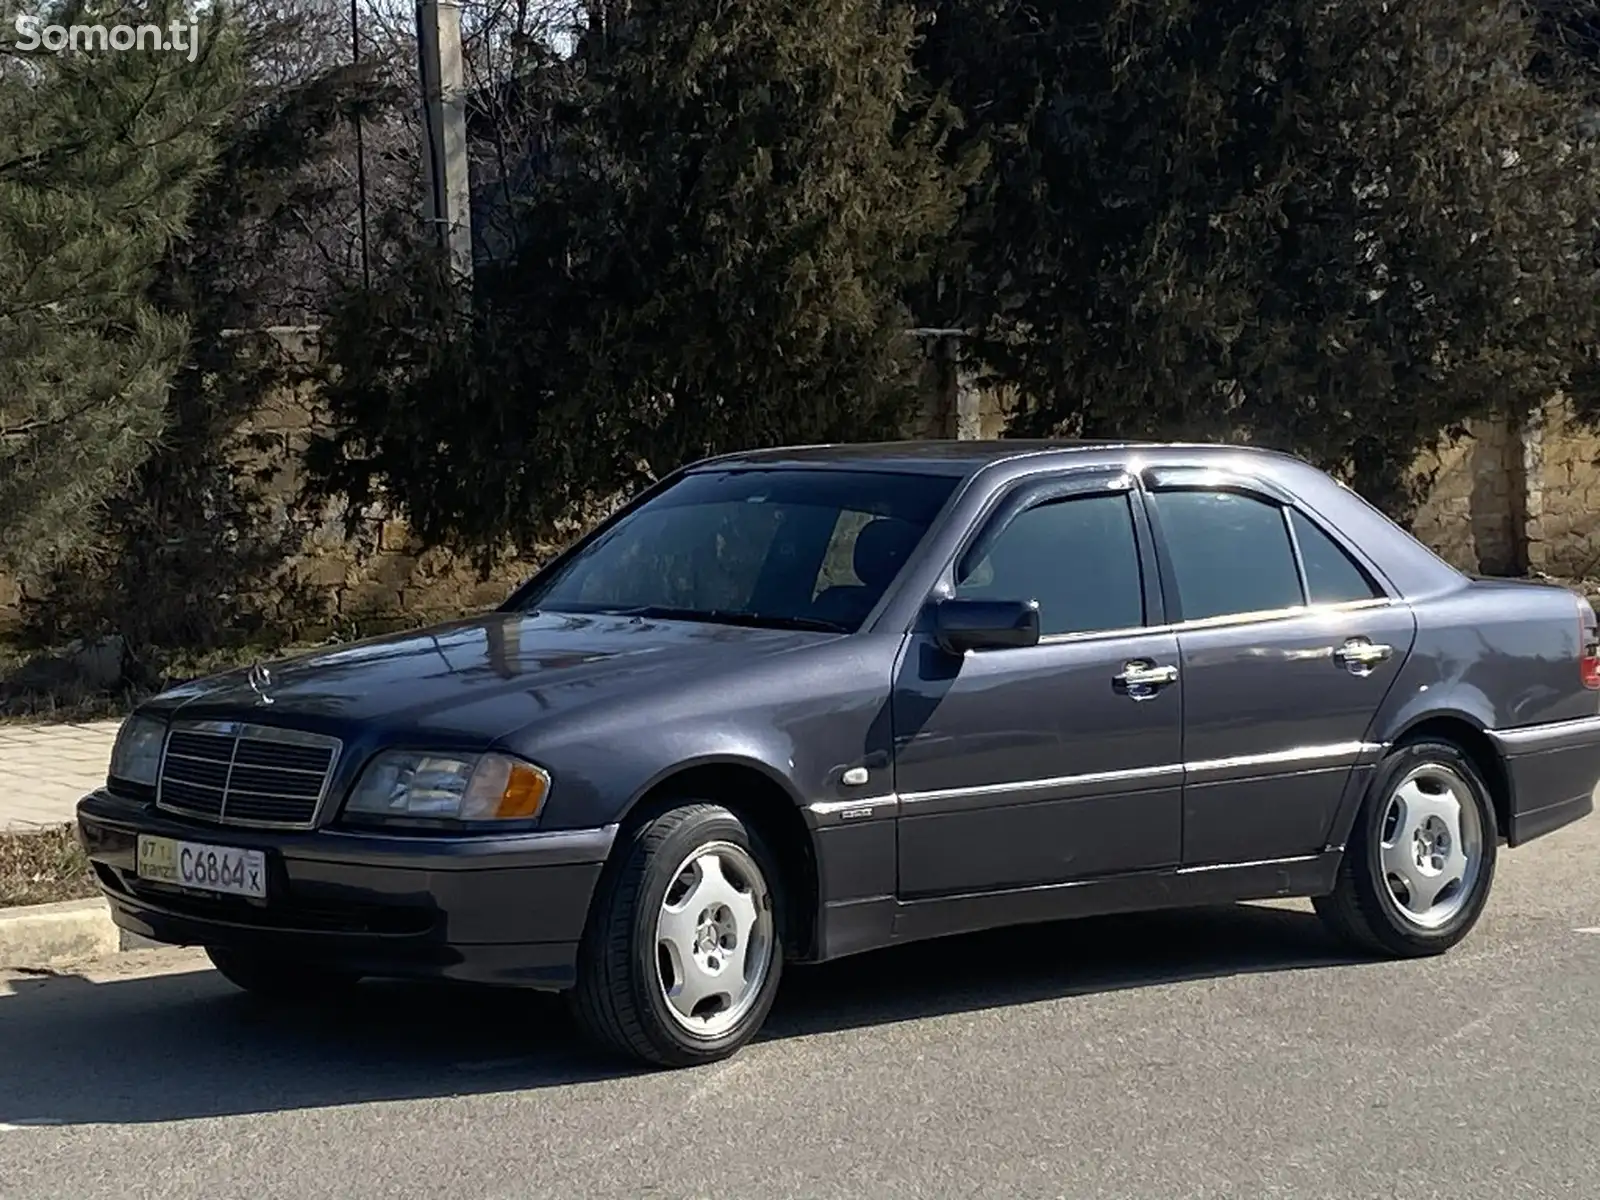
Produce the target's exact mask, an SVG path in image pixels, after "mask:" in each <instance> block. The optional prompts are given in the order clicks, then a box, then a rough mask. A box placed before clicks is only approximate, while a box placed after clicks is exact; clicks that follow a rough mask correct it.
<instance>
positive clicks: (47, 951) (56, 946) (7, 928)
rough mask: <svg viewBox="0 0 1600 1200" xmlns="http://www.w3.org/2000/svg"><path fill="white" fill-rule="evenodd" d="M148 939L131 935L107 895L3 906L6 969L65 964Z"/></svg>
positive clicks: (0, 943)
mask: <svg viewBox="0 0 1600 1200" xmlns="http://www.w3.org/2000/svg"><path fill="white" fill-rule="evenodd" d="M138 944H142V939H134V938H132V937H131V936H128V935H125V934H124V933H123V931H122V930H121V929H119V928H118V927H117V925H116V924H115V923H114V922H113V921H112V920H111V909H110V906H109V905H107V903H106V901H105V900H104V899H103V898H96V899H92V900H67V901H63V902H62V903H60V904H30V905H27V906H25V907H22V908H0V970H4V969H7V968H17V967H59V966H63V965H66V964H69V963H73V962H81V961H83V960H85V959H90V958H100V957H102V956H104V955H107V954H116V953H119V952H120V951H122V950H132V949H135V948H136V945H138Z"/></svg>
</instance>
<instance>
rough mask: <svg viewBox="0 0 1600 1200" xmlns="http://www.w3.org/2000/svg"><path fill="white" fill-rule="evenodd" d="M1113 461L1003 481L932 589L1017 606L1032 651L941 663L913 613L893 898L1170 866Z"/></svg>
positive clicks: (1164, 785) (1173, 643)
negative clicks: (1025, 619) (1028, 618)
mask: <svg viewBox="0 0 1600 1200" xmlns="http://www.w3.org/2000/svg"><path fill="white" fill-rule="evenodd" d="M1128 485H1129V480H1128V479H1127V477H1126V476H1123V475H1121V473H1120V472H1097V473H1095V474H1093V475H1088V476H1085V475H1082V474H1079V475H1076V476H1072V477H1055V478H1052V479H1047V480H1043V481H1039V480H1035V481H1032V482H1030V483H1027V484H1024V485H1020V486H1019V487H1018V488H1017V489H1015V490H1014V491H1013V492H1012V493H1010V494H1009V495H1008V496H1006V497H1005V498H1003V499H1002V501H1001V502H1000V504H999V506H998V507H997V509H996V510H995V512H994V514H993V516H992V517H991V518H989V519H988V520H987V521H986V522H985V523H984V524H983V526H982V528H981V529H980V532H979V534H978V536H977V537H976V539H975V540H974V541H972V542H971V543H969V544H968V545H967V546H966V547H965V548H964V549H963V550H962V551H961V552H960V553H958V555H957V557H956V561H955V562H954V563H953V564H952V565H951V568H950V570H949V574H948V575H947V577H946V579H945V580H944V581H943V584H942V585H941V589H940V591H941V594H943V595H953V596H956V597H958V598H974V599H994V600H999V599H1004V600H1035V601H1037V602H1038V604H1039V609H1040V624H1041V641H1040V643H1039V644H1038V645H1036V646H1029V647H1018V648H1010V649H999V650H985V651H974V652H970V653H968V654H966V655H963V656H961V657H955V656H952V655H950V654H948V653H946V652H945V651H944V650H942V649H941V648H940V647H939V645H938V644H937V643H936V642H935V641H934V639H933V637H932V636H931V634H930V632H929V631H928V622H927V621H926V620H924V621H922V622H919V625H918V627H917V630H916V632H914V633H913V635H912V637H911V638H910V639H909V643H908V645H907V648H906V654H905V657H904V659H903V661H902V663H901V666H900V670H899V672H898V677H897V679H896V683H895V689H894V698H893V705H894V728H895V746H896V762H895V786H896V790H897V791H898V792H899V795H900V822H899V863H900V894H901V895H902V896H903V897H907V898H910V897H921V896H935V895H949V894H954V893H964V892H978V891H986V890H993V889H1000V888H1013V887H1026V886H1030V885H1039V884H1051V883H1060V882H1065V881H1069V880H1075V879H1082V878H1089V877H1093V876H1100V875H1109V874H1115V873H1119V872H1125V871H1135V870H1142V869H1150V868H1159V867H1171V866H1176V865H1177V864H1178V862H1179V860H1180V857H1181V853H1182V833H1181V803H1182V784H1183V767H1182V720H1181V718H1182V704H1181V699H1182V690H1181V689H1182V684H1181V681H1180V680H1179V678H1178V674H1177V665H1178V644H1177V639H1176V637H1175V636H1174V635H1173V634H1172V633H1171V632H1170V631H1167V632H1161V631H1159V630H1158V628H1157V627H1158V626H1159V625H1160V624H1161V617H1160V597H1159V592H1158V591H1157V590H1156V588H1155V569H1154V557H1153V545H1152V542H1151V539H1150V537H1149V531H1148V527H1147V526H1146V524H1145V517H1144V514H1143V511H1142V509H1140V508H1139V507H1138V506H1137V505H1136V504H1135V503H1134V501H1135V499H1136V497H1135V496H1132V495H1130V492H1129V487H1128Z"/></svg>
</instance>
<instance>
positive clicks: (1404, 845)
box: [1312, 738, 1499, 958]
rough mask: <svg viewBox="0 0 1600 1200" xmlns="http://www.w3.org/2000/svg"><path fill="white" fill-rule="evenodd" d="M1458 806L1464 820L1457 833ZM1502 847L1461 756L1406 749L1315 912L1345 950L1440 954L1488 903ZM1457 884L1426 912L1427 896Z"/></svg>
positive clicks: (1433, 746)
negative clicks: (1442, 883) (1452, 813)
mask: <svg viewBox="0 0 1600 1200" xmlns="http://www.w3.org/2000/svg"><path fill="white" fill-rule="evenodd" d="M1452 807H1453V808H1455V809H1456V810H1458V812H1459V816H1458V817H1457V819H1456V822H1455V826H1454V829H1453V830H1452V829H1451V823H1450V820H1449V811H1450V810H1451V809H1452ZM1441 834H1442V835H1443V840H1442V841H1441V840H1440V835H1441ZM1451 842H1454V844H1455V847H1456V849H1457V850H1458V851H1459V853H1460V856H1461V857H1460V859H1459V860H1457V859H1456V858H1455V857H1454V855H1452V854H1451V853H1450V844H1451ZM1498 842H1499V829H1498V827H1497V826H1496V823H1495V813H1494V804H1493V802H1492V801H1491V799H1490V795H1489V788H1488V785H1487V784H1485V783H1484V780H1483V776H1482V775H1481V774H1480V773H1479V771H1478V769H1477V767H1475V766H1474V765H1473V763H1472V760H1471V759H1470V758H1468V757H1467V755H1466V754H1465V753H1463V752H1462V750H1461V749H1460V747H1458V746H1455V745H1453V744H1451V743H1449V742H1445V741H1440V740H1437V739H1431V738H1430V739H1426V740H1423V739H1419V740H1417V741H1414V742H1405V743H1402V744H1400V745H1399V746H1397V747H1395V749H1394V750H1392V751H1391V752H1390V753H1389V755H1388V756H1387V757H1386V758H1385V759H1384V760H1383V762H1381V763H1380V764H1379V766H1378V770H1377V772H1376V774H1375V775H1374V776H1373V779H1372V782H1371V784H1370V785H1369V786H1368V788H1367V795H1366V797H1365V799H1364V800H1363V801H1362V804H1361V809H1360V811H1359V812H1358V813H1357V814H1356V819H1355V824H1354V826H1353V827H1352V829H1351V831H1350V837H1349V840H1348V841H1347V842H1346V844H1345V850H1344V857H1343V859H1342V860H1341V861H1340V864H1339V873H1338V880H1337V883H1336V884H1335V887H1334V890H1333V891H1332V892H1331V893H1330V894H1328V895H1326V896H1318V897H1316V898H1315V899H1314V900H1313V901H1312V903H1313V905H1314V906H1315V908H1316V911H1317V914H1318V915H1319V916H1320V917H1321V918H1322V919H1323V921H1324V922H1326V924H1327V925H1328V926H1329V927H1330V928H1331V929H1332V930H1333V932H1334V933H1335V934H1336V935H1337V936H1338V937H1339V938H1340V939H1341V940H1342V941H1344V942H1345V943H1347V944H1348V945H1350V946H1352V947H1353V948H1355V949H1357V950H1360V951H1362V952H1364V953H1372V954H1379V955H1385V956H1389V957H1395V958H1421V957H1425V956H1427V955H1433V954H1443V953H1444V952H1445V951H1447V950H1449V949H1450V948H1451V947H1452V946H1454V945H1456V943H1458V942H1460V941H1461V940H1462V939H1463V938H1465V937H1466V936H1467V934H1468V933H1470V932H1471V931H1472V927H1473V926H1474V925H1476V924H1477V922H1478V918H1479V916H1480V915H1482V913H1483V909H1484V905H1485V904H1486V903H1488V899H1489V892H1490V889H1491V888H1492V887H1493V884H1494V871H1495V861H1496V854H1495V852H1496V848H1497V845H1498ZM1457 876H1458V877H1457ZM1451 878H1454V882H1453V883H1452V882H1447V883H1446V884H1445V886H1444V887H1443V888H1442V889H1441V890H1439V892H1438V894H1437V895H1436V896H1435V897H1433V898H1432V902H1431V904H1426V903H1425V902H1427V901H1428V900H1429V895H1428V893H1429V891H1431V890H1432V889H1433V888H1436V887H1438V886H1439V881H1440V880H1449V879H1451ZM1408 880H1410V882H1408ZM1413 889H1415V890H1413Z"/></svg>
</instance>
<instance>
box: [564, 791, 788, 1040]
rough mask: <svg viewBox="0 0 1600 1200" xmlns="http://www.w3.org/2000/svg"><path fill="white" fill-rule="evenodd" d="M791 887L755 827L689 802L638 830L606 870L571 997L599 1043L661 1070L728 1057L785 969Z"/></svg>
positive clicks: (753, 1028) (748, 1033)
mask: <svg viewBox="0 0 1600 1200" xmlns="http://www.w3.org/2000/svg"><path fill="white" fill-rule="evenodd" d="M783 905H784V898H783V893H782V880H781V878H780V877H779V874H778V870H777V867H776V863H775V861H774V859H773V857H772V855H771V854H770V852H769V851H768V850H767V848H766V847H765V846H764V845H763V844H762V842H761V839H760V838H759V837H758V836H757V835H756V833H755V831H754V830H752V829H750V828H749V827H747V826H746V824H745V823H744V822H743V821H742V820H741V819H740V818H739V817H738V816H737V815H735V814H734V813H733V812H731V811H729V810H728V809H726V808H723V807H721V806H720V805H715V804H701V803H686V804H683V805H681V806H679V807H675V808H672V809H669V810H668V811H666V812H664V813H662V814H661V815H659V816H657V817H655V818H653V819H652V820H650V821H648V822H646V823H645V824H643V825H641V826H640V827H639V828H638V829H636V830H634V831H633V832H632V834H631V835H630V837H629V840H628V842H627V843H626V844H625V845H624V846H623V847H621V848H620V853H619V857H618V859H617V860H616V861H615V862H614V863H613V864H612V867H611V868H610V869H608V871H607V872H606V878H605V879H604V881H603V882H602V884H601V890H600V893H599V895H598V897H597V899H596V903H595V907H594V911H593V912H592V913H591V915H590V919H589V925H588V928H587V929H586V930H585V932H584V939H583V943H582V945H581V947H580V948H579V953H578V980H577V986H576V988H575V989H574V990H573V993H572V995H571V1002H572V1007H573V1011H574V1013H575V1014H576V1016H577V1018H578V1021H579V1023H580V1024H581V1025H582V1026H583V1027H584V1028H585V1030H586V1031H587V1032H588V1033H589V1035H590V1036H591V1037H592V1038H593V1039H594V1040H596V1041H597V1042H599V1043H600V1044H602V1045H604V1046H606V1047H608V1048H610V1049H612V1050H614V1051H616V1052H619V1053H621V1054H624V1055H627V1056H628V1057H631V1058H635V1059H640V1060H642V1061H644V1062H648V1063H652V1064H655V1065H658V1066H666V1067H682V1066H693V1065H695V1064H699V1063H707V1062H715V1061H716V1060H718V1059H722V1058H727V1057H729V1056H730V1055H732V1054H733V1053H735V1052H736V1051H737V1050H739V1049H740V1048H741V1047H742V1046H744V1045H745V1044H746V1043H747V1042H748V1041H750V1039H751V1038H753V1037H754V1036H755V1034H756V1032H757V1031H758V1030H759V1029H760V1028H761V1025H762V1022H764V1021H765V1020H766V1017H767V1013H768V1011H769V1010H770V1009H771V1007H772V1001H773V998H774V997H775V996H776V994H777V990H778V980H779V977H780V976H781V974H782V970H783V939H782V932H781V931H782V929H783V916H784V907H783Z"/></svg>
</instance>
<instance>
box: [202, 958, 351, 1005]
mask: <svg viewBox="0 0 1600 1200" xmlns="http://www.w3.org/2000/svg"><path fill="white" fill-rule="evenodd" d="M206 957H207V958H209V959H210V960H211V965H212V966H214V967H216V969H217V973H218V974H220V975H221V976H222V977H223V978H224V979H226V980H227V981H228V982H229V983H231V984H233V986H234V987H236V988H239V989H240V990H241V991H245V992H249V993H250V994H251V995H252V996H258V997H260V998H261V999H263V1000H271V1001H273V1002H275V1003H280V1004H294V1003H311V1002H316V1001H319V1000H328V999H334V998H337V997H339V996H342V995H343V994H345V993H346V992H349V991H350V990H351V989H352V988H354V987H355V986H356V984H357V983H359V982H360V981H361V979H360V976H358V975H351V974H346V973H344V972H341V971H332V970H328V969H326V968H322V967H312V966H307V965H306V964H305V963H300V962H295V961H293V960H292V959H285V958H279V957H277V956H274V955H269V954H252V953H250V952H249V951H243V950H228V949H223V948H222V947H219V946H208V947H206Z"/></svg>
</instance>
